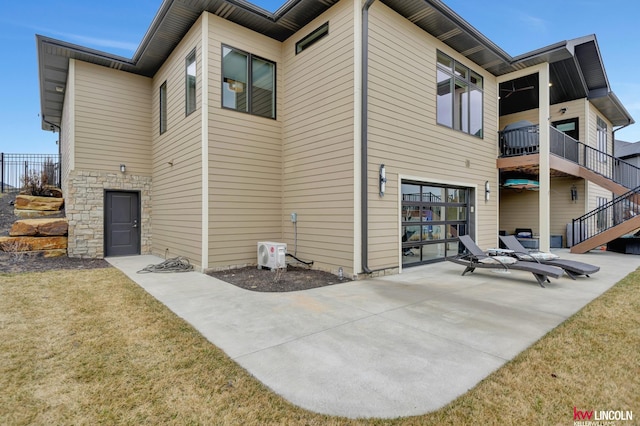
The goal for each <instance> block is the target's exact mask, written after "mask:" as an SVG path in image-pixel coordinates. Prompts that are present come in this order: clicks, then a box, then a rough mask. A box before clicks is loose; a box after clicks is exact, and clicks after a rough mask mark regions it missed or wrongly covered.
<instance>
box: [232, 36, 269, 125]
mask: <svg viewBox="0 0 640 426" xmlns="http://www.w3.org/2000/svg"><path fill="white" fill-rule="evenodd" d="M225 48H227V49H230V50H235V51H237V52H240V53H242V54H244V55H247V61H248V64H247V83H246V86H247V104H248V108H247V110H246V111H243V110H239V109H236V108H231V107H228V106H225V104H224V90H225V87H224V84H225V83H224V78H225V77H224V49H225ZM220 58H221V60H220V70H221V72H220V93H221V95H220V107H221V108H222V109H226V110H230V111H236V112H240V113H244V114H250V115H253V116H256V117H262V118H268V119H271V120H276V119H277V117H278V116H277V107H278V103H277V92H278V87H277V86H278V78H277V77H278V74H277V72H278V67H277V63H276V62H275V61H272V60H270V59H267V58H263V57H262V56H258V55H254V54H252V53H249V52H247V51H246V50H242V49H238V48H236V47H233V46H230V45H228V44H222V46H221V48H220ZM254 59H259V60H261V61H265V62H268V63H270V64H272V65H273V117H268V116H264V115H261V114H256V113H255V112H253V60H254Z"/></svg>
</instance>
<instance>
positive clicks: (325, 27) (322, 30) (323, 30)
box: [295, 21, 329, 55]
mask: <svg viewBox="0 0 640 426" xmlns="http://www.w3.org/2000/svg"><path fill="white" fill-rule="evenodd" d="M328 35H329V21H327V22H325V23H324V24H322V25H320V26H319V27H318V28H316V29H315V30H313V31H311V32H310V33H309V34H307V35H306V36H304V37H302V39H300V41H298V42H297V43H296V47H295V52H296V55H297V54H299V53H302V52H304V51H305V50H307V49H308V48H309V47H311V46H313V45H314V44H316V43H317V42H318V41H320V40H322V39H323V38H325V37H326V36H328Z"/></svg>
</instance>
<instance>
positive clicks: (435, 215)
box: [402, 181, 470, 266]
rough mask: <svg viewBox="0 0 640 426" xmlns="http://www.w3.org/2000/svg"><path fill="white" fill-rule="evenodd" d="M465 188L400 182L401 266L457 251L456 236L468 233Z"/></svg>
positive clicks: (467, 202)
mask: <svg viewBox="0 0 640 426" xmlns="http://www.w3.org/2000/svg"><path fill="white" fill-rule="evenodd" d="M469 199H470V190H469V188H462V187H455V186H445V185H434V184H425V183H417V182H410V181H403V182H402V265H403V266H413V265H420V264H424V263H431V262H436V261H439V260H443V259H444V258H445V257H447V256H455V255H457V254H458V250H459V244H460V243H459V242H458V235H465V234H468V233H469Z"/></svg>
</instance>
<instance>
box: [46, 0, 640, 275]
mask: <svg viewBox="0 0 640 426" xmlns="http://www.w3.org/2000/svg"><path fill="white" fill-rule="evenodd" d="M37 44H38V55H39V66H40V91H41V102H42V117H43V128H45V129H47V130H49V129H52V128H53V129H58V130H59V131H60V144H61V153H62V167H63V191H64V193H65V197H66V206H67V207H66V213H67V217H68V219H69V249H68V251H69V255H70V256H80V257H103V256H111V255H126V254H137V253H154V254H157V255H159V256H162V257H165V256H166V257H174V256H178V255H180V256H186V257H188V258H189V259H190V260H191V261H192V262H193V263H194V264H196V265H197V266H198V267H200V268H202V269H208V268H225V267H230V266H239V265H247V264H255V263H256V243H257V242H259V241H280V242H284V243H287V245H288V251H289V252H290V253H295V255H296V257H298V258H301V259H306V260H313V261H314V267H317V268H320V269H325V270H329V271H333V272H337V271H338V269H339V268H343V270H344V273H345V274H348V275H359V274H366V273H372V272H378V271H379V272H380V273H387V272H398V271H401V270H402V268H405V267H409V266H412V265H420V264H425V263H430V262H435V261H440V260H443V259H444V258H445V257H446V256H451V255H455V254H457V253H458V252H459V250H460V247H459V243H458V241H457V236H458V235H462V234H470V235H472V236H473V237H474V239H475V240H476V241H477V242H478V243H479V244H480V245H481V246H484V247H489V246H496V245H497V236H498V232H499V230H502V229H508V230H509V231H511V232H512V231H513V230H514V229H515V228H517V227H528V228H532V229H533V230H534V232H535V234H536V235H539V244H540V247H541V248H548V247H549V245H550V238H551V235H553V234H558V233H564V232H565V231H564V227H565V226H566V223H567V222H569V221H571V219H572V218H575V217H577V216H580V215H582V214H584V213H585V212H587V211H589V210H591V209H592V208H594V207H596V206H597V203H598V202H600V201H599V200H600V198H606V199H611V198H612V196H611V192H612V190H611V188H609V187H607V185H606V184H608V180H607V178H606V177H605V178H604V180H603V179H601V180H597V179H596V180H593V179H590V177H591V175H588V174H587V173H583V171H582V169H583V168H584V167H583V166H581V165H579V161H578V158H577V157H575V156H574V157H575V158H574V157H571V156H570V155H569V157H570V158H565V157H567V155H565V156H564V157H561V156H558V155H556V151H557V149H556V148H555V145H556V144H557V143H559V142H557V140H559V139H562V141H563V142H562V143H563V144H564V145H563V149H564V150H565V151H569V150H578V149H579V150H581V151H580V152H582V151H584V150H585V149H584V148H583V146H585V147H586V146H588V147H590V148H593V149H595V150H597V151H598V152H600V153H601V154H599V155H606V154H607V153H609V154H610V153H611V149H612V143H613V142H612V141H613V139H614V138H613V135H612V131H613V130H615V129H616V128H619V127H621V126H626V125H629V124H631V123H633V120H632V118H631V116H630V115H629V113H628V112H627V111H626V110H625V108H624V106H623V105H622V104H621V103H620V101H619V100H618V98H617V97H616V96H615V95H614V94H613V93H612V92H611V89H610V87H609V83H608V81H607V78H606V73H605V71H604V65H603V63H602V59H601V56H600V54H599V50H598V44H597V41H596V38H595V36H587V37H583V38H580V39H576V40H570V41H567V42H562V43H558V44H556V45H552V46H548V47H544V48H541V49H539V50H536V51H534V52H530V53H527V54H524V55H521V56H518V57H511V56H510V55H509V54H507V53H506V52H504V51H503V50H502V49H500V48H499V47H498V46H496V45H495V44H494V43H493V42H491V41H490V40H488V39H487V38H486V37H485V36H483V35H482V34H481V33H480V32H478V31H477V30H476V29H475V28H473V27H472V26H471V25H470V24H469V23H467V22H465V21H464V20H463V19H462V18H461V17H460V16H458V15H457V14H456V13H455V12H454V11H452V10H451V9H450V8H448V7H447V6H446V5H445V4H444V3H442V2H441V1H438V0H378V1H375V0H366V1H362V0H290V1H288V2H286V3H285V4H284V5H283V6H282V7H281V8H280V9H279V10H277V11H276V12H275V13H270V12H267V11H265V10H263V9H260V8H258V7H256V6H253V5H252V4H250V3H248V2H237V1H224V0H202V1H187V0H164V1H163V2H162V5H161V6H160V9H159V11H158V13H157V14H156V16H155V18H154V20H153V22H152V23H151V26H150V28H149V30H148V31H147V33H146V35H145V37H144V39H143V40H142V42H141V44H140V46H139V48H138V50H137V51H136V52H135V54H134V56H133V58H131V59H127V58H122V57H117V56H114V55H110V54H108V53H104V52H99V51H95V50H92V49H89V48H86V47H82V46H77V45H72V44H70V43H66V42H63V41H60V40H54V39H51V38H48V37H44V36H38V37H37ZM522 120H527V121H528V122H529V123H530V126H529V127H524V128H523V127H520V128H519V129H516V130H515V131H512V132H511V133H510V134H509V133H502V134H499V131H502V130H503V129H504V127H505V126H507V125H508V124H512V123H515V122H522ZM523 129H524V130H523ZM558 130H559V131H560V132H561V133H562V135H567V136H570V137H572V138H574V139H577V140H579V141H582V142H580V143H578V142H577V141H574V142H570V140H569V139H566V140H565V138H564V136H563V137H562V138H558V137H556V136H555V135H556V133H555V132H557V131H558ZM509 136H512V137H511V138H510V137H509ZM513 136H515V137H516V138H515V139H517V140H520V142H514V143H511V142H507V140H512V139H513ZM523 138H524V139H525V142H522V141H521V140H522V139H523ZM571 140H573V139H571ZM572 144H573V145H572ZM576 144H579V145H576ZM570 145H571V147H569V146H570ZM574 145H575V146H574ZM571 152H572V153H573V151H571ZM571 155H574V154H571ZM602 158H605V157H602ZM599 159H601V158H599ZM508 179H526V180H530V181H532V182H534V181H535V182H536V189H538V190H537V191H528V190H524V189H522V188H523V187H520V188H517V187H514V186H513V185H512V186H509V185H505V184H506V183H507V182H506V181H507V180H508ZM603 182H604V183H603ZM574 191H575V194H576V196H575V197H569V195H568V194H574ZM572 198H573V199H572ZM552 211H553V215H552V214H551V212H552ZM292 213H295V215H294V216H292ZM293 217H295V219H293Z"/></svg>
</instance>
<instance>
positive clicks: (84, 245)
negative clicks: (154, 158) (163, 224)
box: [64, 170, 151, 258]
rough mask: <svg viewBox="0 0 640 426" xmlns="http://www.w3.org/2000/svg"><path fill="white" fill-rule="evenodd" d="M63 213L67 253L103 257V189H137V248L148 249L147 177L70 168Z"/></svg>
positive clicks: (149, 217) (147, 251) (149, 237)
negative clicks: (138, 224) (138, 199)
mask: <svg viewBox="0 0 640 426" xmlns="http://www.w3.org/2000/svg"><path fill="white" fill-rule="evenodd" d="M66 183H67V185H65V186H66V187H67V193H66V194H64V197H65V214H66V216H67V219H68V220H69V245H68V254H69V257H80V258H103V257H104V198H105V190H114V191H117V190H122V191H138V192H139V193H140V204H141V205H140V222H141V223H140V225H141V230H140V252H141V253H142V254H149V253H151V177H147V176H136V175H129V174H126V173H124V174H123V173H105V172H95V171H88V170H74V171H72V172H71V173H70V174H69V176H68V180H67V182H66Z"/></svg>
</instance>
